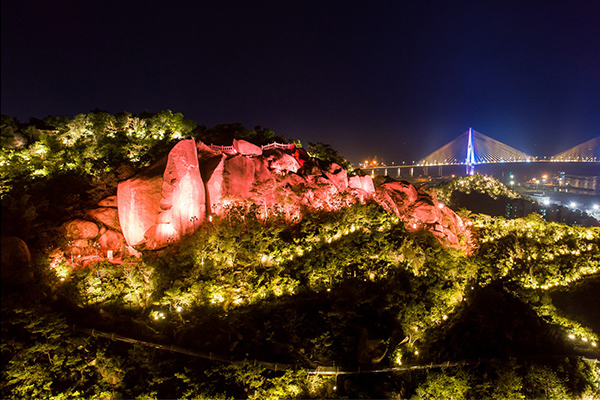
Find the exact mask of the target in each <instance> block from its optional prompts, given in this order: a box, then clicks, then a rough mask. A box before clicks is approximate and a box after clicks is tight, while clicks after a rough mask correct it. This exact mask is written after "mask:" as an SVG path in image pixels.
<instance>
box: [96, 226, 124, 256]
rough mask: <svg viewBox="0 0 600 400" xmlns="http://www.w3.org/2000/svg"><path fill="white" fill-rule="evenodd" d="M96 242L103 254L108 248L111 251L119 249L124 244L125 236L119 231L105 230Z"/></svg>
mask: <svg viewBox="0 0 600 400" xmlns="http://www.w3.org/2000/svg"><path fill="white" fill-rule="evenodd" d="M98 243H99V244H100V250H101V251H102V253H104V255H106V252H107V251H108V250H112V251H113V252H115V253H116V252H117V251H119V250H120V249H121V248H122V247H123V246H125V237H123V235H122V234H121V233H119V232H115V231H111V230H107V231H106V232H104V233H103V234H102V235H100V238H98Z"/></svg>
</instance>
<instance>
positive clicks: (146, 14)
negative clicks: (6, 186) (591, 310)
mask: <svg viewBox="0 0 600 400" xmlns="http://www.w3.org/2000/svg"><path fill="white" fill-rule="evenodd" d="M1 29H2V37H1V40H2V47H1V51H2V58H1V63H2V64H1V67H2V80H1V85H2V99H1V107H2V110H1V112H2V114H6V115H9V116H13V117H17V118H18V119H19V120H21V121H22V122H27V121H28V120H29V118H30V117H35V118H44V117H46V116H48V115H66V116H68V117H73V116H74V115H76V114H79V113H88V112H90V111H91V110H93V109H96V108H98V109H101V110H105V111H108V112H110V113H118V112H121V111H129V112H132V113H137V112H142V111H150V112H154V111H159V110H163V109H170V110H172V111H173V112H181V113H183V115H184V116H185V117H187V118H190V119H192V120H194V121H196V122H197V123H198V124H201V125H206V126H207V127H212V126H214V125H217V124H223V123H233V122H240V123H242V124H243V125H244V126H246V127H247V128H250V129H253V128H254V127H255V126H256V125H260V126H262V127H266V128H271V129H273V130H275V131H276V133H278V134H280V135H283V136H285V137H286V138H295V139H301V140H302V142H303V143H306V142H309V141H310V142H317V141H320V142H325V143H329V144H331V145H332V146H333V147H334V148H336V149H337V150H339V152H340V153H341V154H342V155H343V156H345V157H347V158H348V159H349V160H350V161H352V162H355V163H357V162H359V161H360V160H363V159H364V158H366V157H373V156H375V155H377V156H378V158H379V160H383V161H385V162H386V163H388V164H391V163H392V162H395V163H401V162H402V161H403V160H405V161H408V162H410V161H412V160H418V159H420V158H422V157H424V156H426V155H427V154H429V153H430V152H432V151H434V150H436V149H437V148H439V147H441V146H442V145H444V144H445V143H447V142H449V141H450V140H452V139H454V138H456V137H457V136H459V135H460V134H462V133H463V132H465V131H466V130H467V129H468V128H469V127H470V126H472V127H473V128H474V129H476V130H477V131H479V132H481V133H483V134H485V135H488V136H491V137H492V138H494V139H497V140H500V141H502V142H504V143H506V144H508V145H510V146H513V147H516V148H518V149H520V150H522V151H525V152H526V153H529V154H532V155H536V156H550V155H554V154H556V153H559V152H561V151H563V150H566V149H567V148H569V147H572V146H574V145H577V144H580V143H582V142H584V141H586V140H589V139H592V138H594V137H597V136H599V135H600V2H599V1H582V0H574V1H564V0H560V1H555V0H539V1H527V0H521V1H514V2H513V1H504V0H503V1H496V2H493V1H417V0H410V1H360V2H359V1H340V2H337V1H324V0H321V1H297V2H296V1H269V2H260V1H245V2H242V1H222V0H214V1H184V2H171V1H169V2H167V1H161V2H154V1H127V0H120V1H110V0H109V1H75V0H72V1H68V0H67V1H48V0H39V1H29V0H15V1H12V0H11V1H5V0H2V25H1Z"/></svg>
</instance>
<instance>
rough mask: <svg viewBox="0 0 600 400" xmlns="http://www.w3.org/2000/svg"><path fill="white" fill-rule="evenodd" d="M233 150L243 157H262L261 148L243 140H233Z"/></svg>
mask: <svg viewBox="0 0 600 400" xmlns="http://www.w3.org/2000/svg"><path fill="white" fill-rule="evenodd" d="M233 148H234V149H235V150H236V151H237V152H238V153H239V154H242V155H245V156H260V155H262V148H261V147H260V146H257V145H255V144H252V143H250V142H247V141H245V140H237V139H233Z"/></svg>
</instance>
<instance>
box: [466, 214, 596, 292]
mask: <svg viewBox="0 0 600 400" xmlns="http://www.w3.org/2000/svg"><path fill="white" fill-rule="evenodd" d="M473 222H474V227H476V228H477V232H478V235H479V236H480V240H479V244H480V247H479V251H478V253H479V256H480V257H481V259H482V260H483V262H484V266H485V268H486V269H487V273H486V274H484V275H482V276H481V279H483V280H484V281H486V282H490V281H491V280H496V279H510V280H512V281H515V282H518V283H519V285H521V286H522V287H524V288H542V289H549V288H551V287H554V286H566V285H569V284H570V283H571V282H574V281H576V280H578V279H581V278H582V277H583V276H586V275H591V274H594V273H597V272H598V271H600V248H599V246H600V229H599V228H581V227H570V226H566V225H564V224H557V223H547V222H544V221H542V220H541V218H540V217H539V216H538V215H537V214H531V215H530V216H528V217H526V218H519V219H514V220H506V219H504V218H491V217H488V216H485V215H480V216H478V217H476V218H474V220H473Z"/></svg>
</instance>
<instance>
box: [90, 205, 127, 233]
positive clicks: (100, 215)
mask: <svg viewBox="0 0 600 400" xmlns="http://www.w3.org/2000/svg"><path fill="white" fill-rule="evenodd" d="M115 198H116V196H115ZM85 213H86V215H88V216H89V217H91V218H92V219H93V220H95V221H97V222H101V223H102V224H104V225H106V226H108V227H109V228H111V229H114V230H117V231H120V230H121V225H119V211H118V210H117V209H116V208H111V207H100V208H94V209H91V210H87V211H86V212H85Z"/></svg>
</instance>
